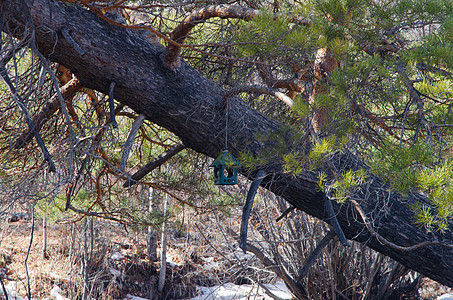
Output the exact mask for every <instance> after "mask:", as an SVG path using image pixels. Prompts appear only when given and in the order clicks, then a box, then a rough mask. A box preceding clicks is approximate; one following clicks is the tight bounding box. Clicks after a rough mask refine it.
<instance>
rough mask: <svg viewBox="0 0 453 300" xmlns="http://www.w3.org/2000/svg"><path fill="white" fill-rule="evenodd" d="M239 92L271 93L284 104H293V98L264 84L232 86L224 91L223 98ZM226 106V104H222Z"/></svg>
mask: <svg viewBox="0 0 453 300" xmlns="http://www.w3.org/2000/svg"><path fill="white" fill-rule="evenodd" d="M240 93H253V94H259V95H262V94H267V95H272V96H275V97H276V98H277V99H278V100H280V101H282V102H283V103H285V104H286V105H288V106H289V107H290V108H291V107H293V106H294V100H293V99H291V98H290V97H288V96H287V95H285V94H284V93H282V92H279V91H278V90H275V89H273V88H268V87H265V86H261V85H240V86H237V87H234V88H233V89H231V90H229V91H227V92H226V93H225V97H224V99H228V98H230V97H231V96H235V95H238V94H240ZM223 106H224V107H226V105H223Z"/></svg>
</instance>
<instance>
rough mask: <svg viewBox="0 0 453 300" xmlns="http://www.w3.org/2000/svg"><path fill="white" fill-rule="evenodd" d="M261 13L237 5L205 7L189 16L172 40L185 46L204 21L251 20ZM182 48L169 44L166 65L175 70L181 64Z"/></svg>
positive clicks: (172, 35)
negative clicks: (195, 28) (196, 27)
mask: <svg viewBox="0 0 453 300" xmlns="http://www.w3.org/2000/svg"><path fill="white" fill-rule="evenodd" d="M258 13H259V11H257V10H255V9H251V8H245V7H240V6H235V5H223V4H222V5H213V6H208V7H204V8H202V9H199V10H196V11H194V12H192V13H191V14H190V15H189V16H187V17H186V18H185V19H184V20H183V21H182V22H181V23H180V24H179V25H178V26H177V27H176V28H175V29H174V30H173V32H172V34H171V39H172V40H173V41H175V42H176V43H177V44H183V43H184V41H185V39H186V38H187V37H188V36H189V33H190V31H191V30H192V28H194V27H195V26H196V25H197V24H200V23H203V22H204V21H206V20H208V19H210V18H214V17H218V18H222V19H228V18H230V19H242V20H251V19H253V18H254V17H255V16H256V15H257V14H258ZM180 52H181V47H180V46H179V45H175V44H173V43H171V44H168V46H167V49H166V50H165V54H164V62H165V65H166V66H167V67H168V68H170V69H172V70H174V69H176V68H178V67H179V66H180V64H181V62H180V60H179V53H180Z"/></svg>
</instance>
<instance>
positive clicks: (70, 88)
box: [13, 79, 82, 149]
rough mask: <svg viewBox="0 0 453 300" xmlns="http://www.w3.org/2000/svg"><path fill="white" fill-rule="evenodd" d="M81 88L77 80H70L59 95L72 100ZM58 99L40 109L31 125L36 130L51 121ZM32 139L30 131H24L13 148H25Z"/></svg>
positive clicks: (57, 105)
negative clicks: (33, 125)
mask: <svg viewBox="0 0 453 300" xmlns="http://www.w3.org/2000/svg"><path fill="white" fill-rule="evenodd" d="M81 88H82V85H81V84H80V82H79V81H78V80H77V79H72V80H71V81H69V82H68V83H66V84H65V85H64V86H63V87H62V88H61V93H62V94H63V98H64V99H65V100H66V99H69V98H72V97H73V96H74V95H75V93H76V92H77V91H79V90H80V89H81ZM59 104H60V102H59V99H58V97H57V98H54V99H53V100H51V101H49V102H47V103H46V105H45V106H44V107H43V108H42V109H41V111H40V112H39V113H38V114H37V115H35V117H34V118H33V123H34V124H35V126H36V130H37V131H39V130H41V128H42V126H43V125H44V124H46V122H47V121H49V120H50V119H51V116H52V115H53V114H54V113H55V112H56V111H57V110H58V107H59ZM32 137H33V133H32V132H31V130H27V131H24V132H23V133H22V134H21V135H20V136H19V137H18V138H17V139H16V140H15V141H14V143H13V148H15V149H20V148H23V147H25V146H26V145H27V144H28V143H29V142H30V140H31V139H32Z"/></svg>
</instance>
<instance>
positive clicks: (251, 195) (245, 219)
mask: <svg viewBox="0 0 453 300" xmlns="http://www.w3.org/2000/svg"><path fill="white" fill-rule="evenodd" d="M264 177H266V172H265V171H264V170H259V171H258V173H257V174H256V177H255V180H253V182H252V184H251V185H250V189H249V192H248V193H247V199H246V200H245V204H244V208H243V209H242V220H241V230H240V238H239V247H240V248H241V249H242V250H243V251H244V253H246V252H247V229H248V225H249V218H250V212H251V211H252V206H253V200H254V199H255V195H256V192H257V191H258V188H259V187H260V184H261V182H262V181H263V179H264Z"/></svg>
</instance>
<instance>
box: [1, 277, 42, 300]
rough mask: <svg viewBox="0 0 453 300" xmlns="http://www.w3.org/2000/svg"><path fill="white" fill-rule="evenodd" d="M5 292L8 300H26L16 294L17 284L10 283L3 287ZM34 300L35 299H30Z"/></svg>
mask: <svg viewBox="0 0 453 300" xmlns="http://www.w3.org/2000/svg"><path fill="white" fill-rule="evenodd" d="M5 289H6V292H7V293H8V299H15V300H27V299H28V298H25V297H21V296H20V295H18V294H17V282H15V281H10V282H8V284H6V285H5ZM0 295H4V294H3V289H0ZM32 299H33V300H35V298H32Z"/></svg>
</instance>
